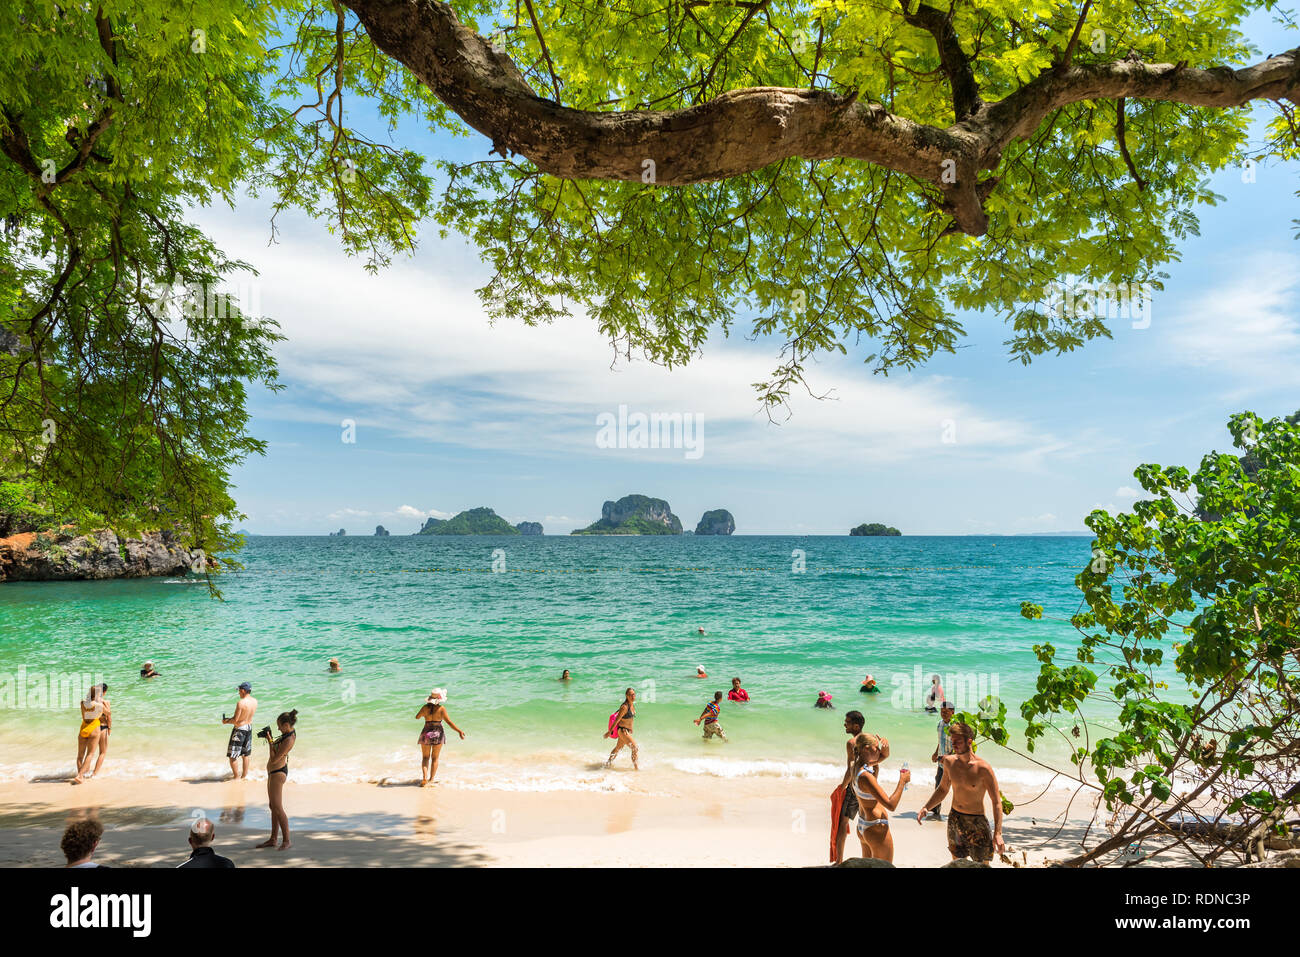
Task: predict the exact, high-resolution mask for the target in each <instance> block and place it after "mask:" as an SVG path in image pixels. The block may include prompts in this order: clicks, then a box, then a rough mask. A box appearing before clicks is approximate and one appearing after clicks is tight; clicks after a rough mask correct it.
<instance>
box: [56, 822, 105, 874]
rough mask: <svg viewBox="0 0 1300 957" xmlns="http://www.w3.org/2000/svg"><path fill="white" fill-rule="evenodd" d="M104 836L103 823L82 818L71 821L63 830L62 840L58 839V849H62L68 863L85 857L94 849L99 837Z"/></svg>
mask: <svg viewBox="0 0 1300 957" xmlns="http://www.w3.org/2000/svg"><path fill="white" fill-rule="evenodd" d="M103 836H104V825H102V824H100V823H99V822H98V821H91V820H84V821H73V822H72V823H71V824H69V825H68V828H67V830H66V831H64V832H63V840H61V841H59V849H60V850H62V851H63V856H64V857H66V858H67V859H68V863H69V864H71V863H72V862H73V861H79V860H81V859H82V858H84V857H86V856H87V855H88V854H89V853H90V852H91V851H93V850H94V849H95V845H96V844H98V843H99V839H100V838H101V837H103Z"/></svg>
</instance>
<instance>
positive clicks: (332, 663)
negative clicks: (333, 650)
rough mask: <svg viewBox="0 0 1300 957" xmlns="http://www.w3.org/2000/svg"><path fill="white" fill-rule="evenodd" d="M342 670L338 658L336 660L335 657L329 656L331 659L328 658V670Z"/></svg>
mask: <svg viewBox="0 0 1300 957" xmlns="http://www.w3.org/2000/svg"><path fill="white" fill-rule="evenodd" d="M342 670H343V668H342V666H341V665H340V664H339V660H338V659H337V658H331V659H330V671H334V672H339V671H342Z"/></svg>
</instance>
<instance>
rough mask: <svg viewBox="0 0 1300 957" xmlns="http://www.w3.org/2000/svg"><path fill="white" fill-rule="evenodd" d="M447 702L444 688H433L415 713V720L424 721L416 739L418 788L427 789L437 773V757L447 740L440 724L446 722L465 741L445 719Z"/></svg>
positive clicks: (459, 732)
mask: <svg viewBox="0 0 1300 957" xmlns="http://www.w3.org/2000/svg"><path fill="white" fill-rule="evenodd" d="M446 700H447V689H446V688H434V689H433V691H431V692H429V697H428V698H427V699H426V700H425V702H424V707H422V708H421V709H420V710H419V711H417V712H416V713H415V716H416V717H417V718H423V719H424V730H423V731H421V732H420V737H419V738H418V739H417V740H418V741H419V744H420V787H422V788H427V787H428V786H429V785H430V784H432V783H433V776H434V775H435V774H437V773H438V755H439V754H441V753H442V745H443V743H444V742H445V741H446V740H447V735H446V732H444V731H443V730H442V723H443V722H444V721H446V722H447V723H448V724H449V725H451V730H453V731H455V732H456V733H457V734H458V735H460V739H461V740H462V741H464V740H465V732H464V731H462V730H461V729H460V728H458V727H456V722H454V721H452V720H451V718H449V717H447V708H446V706H445V704H444V702H445V701H446Z"/></svg>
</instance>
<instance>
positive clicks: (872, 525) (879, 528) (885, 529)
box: [849, 522, 903, 537]
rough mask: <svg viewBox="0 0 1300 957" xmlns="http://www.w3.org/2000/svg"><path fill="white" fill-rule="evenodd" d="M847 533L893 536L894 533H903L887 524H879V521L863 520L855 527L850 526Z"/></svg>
mask: <svg viewBox="0 0 1300 957" xmlns="http://www.w3.org/2000/svg"><path fill="white" fill-rule="evenodd" d="M849 534H850V535H855V536H859V535H884V536H889V537H893V536H895V535H902V534H903V533H902V532H900V531H899V530H898V529H896V528H892V527H890V526H889V525H881V524H880V523H879V522H863V523H862V524H861V525H859V526H857V527H856V528H850V529H849Z"/></svg>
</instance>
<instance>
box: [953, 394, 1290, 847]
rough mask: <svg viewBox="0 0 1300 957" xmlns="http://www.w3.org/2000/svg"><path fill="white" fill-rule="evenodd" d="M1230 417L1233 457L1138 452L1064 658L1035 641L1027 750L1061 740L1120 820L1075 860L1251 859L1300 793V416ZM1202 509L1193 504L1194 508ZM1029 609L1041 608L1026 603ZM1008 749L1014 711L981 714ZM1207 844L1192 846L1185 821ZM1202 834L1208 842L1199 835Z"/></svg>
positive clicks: (1098, 529) (1101, 523)
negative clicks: (1130, 849) (1159, 457)
mask: <svg viewBox="0 0 1300 957" xmlns="http://www.w3.org/2000/svg"><path fill="white" fill-rule="evenodd" d="M1294 419H1295V417H1294V416H1293V417H1292V418H1291V419H1281V418H1279V419H1273V420H1269V421H1264V420H1262V419H1260V418H1259V417H1258V416H1256V415H1253V414H1251V413H1241V414H1238V415H1235V416H1233V417H1232V420H1231V422H1230V423H1229V429H1230V430H1231V432H1232V436H1233V440H1234V443H1235V445H1236V446H1237V447H1238V448H1239V449H1241V450H1243V452H1245V453H1248V455H1249V458H1250V460H1251V462H1252V463H1253V468H1251V469H1247V468H1246V467H1245V466H1244V465H1243V458H1244V457H1245V456H1242V457H1238V456H1236V455H1231V454H1226V453H1219V452H1212V453H1210V454H1208V455H1206V456H1205V457H1204V458H1203V459H1202V460H1201V464H1200V467H1199V468H1198V469H1197V470H1196V471H1195V472H1189V471H1188V470H1187V469H1186V468H1183V467H1181V466H1172V467H1167V466H1160V465H1143V466H1141V467H1139V468H1138V469H1137V470H1136V471H1135V472H1134V473H1133V474H1134V475H1135V477H1136V478H1137V479H1138V480H1139V481H1140V482H1141V483H1142V487H1143V489H1144V490H1145V491H1146V492H1147V494H1148V495H1149V496H1151V497H1150V498H1148V499H1145V500H1142V501H1139V502H1137V503H1136V504H1135V505H1134V506H1133V511H1132V512H1131V513H1123V514H1119V515H1113V516H1112V515H1110V514H1109V513H1107V512H1105V511H1101V510H1098V511H1095V512H1093V513H1092V514H1091V515H1090V516H1088V519H1087V524H1088V527H1089V528H1090V529H1092V531H1093V532H1094V533H1095V534H1096V540H1095V542H1094V548H1093V554H1092V559H1091V561H1090V562H1089V564H1088V565H1087V567H1086V568H1084V570H1083V571H1081V572H1080V573H1079V575H1078V577H1077V578H1076V579H1075V581H1076V583H1077V585H1078V588H1079V591H1080V592H1081V593H1082V602H1081V604H1080V609H1079V611H1078V612H1077V613H1076V614H1074V615H1073V616H1072V618H1071V619H1070V621H1071V623H1072V624H1073V626H1074V627H1075V628H1076V629H1077V630H1078V632H1079V635H1080V643H1079V646H1078V649H1077V651H1076V653H1075V656H1074V657H1075V659H1076V660H1075V662H1073V663H1068V664H1067V663H1065V662H1063V661H1061V660H1060V657H1059V655H1058V652H1057V650H1056V648H1055V647H1053V646H1052V645H1051V644H1047V643H1044V644H1042V645H1037V646H1035V648H1034V653H1035V654H1036V655H1037V657H1038V660H1039V661H1040V663H1041V665H1040V670H1039V676H1038V683H1037V691H1036V693H1035V694H1034V695H1033V696H1032V697H1031V698H1030V699H1029V700H1027V701H1025V702H1024V703H1023V704H1022V705H1021V708H1020V714H1021V716H1022V717H1023V718H1024V720H1025V721H1026V723H1027V726H1026V730H1025V737H1026V742H1027V747H1028V750H1029V751H1030V752H1033V751H1034V750H1035V745H1036V744H1039V743H1041V742H1042V741H1043V739H1045V738H1049V737H1050V738H1058V737H1059V738H1060V739H1061V740H1064V741H1065V742H1067V743H1068V746H1069V749H1070V761H1071V764H1072V768H1070V769H1062V773H1064V774H1066V775H1068V776H1071V777H1074V778H1076V779H1078V780H1079V781H1080V783H1081V786H1084V787H1087V788H1090V789H1094V790H1095V794H1096V795H1097V796H1098V797H1099V798H1100V799H1101V801H1102V802H1103V803H1104V804H1105V806H1106V807H1107V808H1108V809H1109V811H1110V812H1111V821H1110V823H1111V833H1110V835H1109V836H1108V837H1106V838H1105V839H1104V840H1100V841H1099V842H1097V843H1096V844H1095V846H1093V847H1090V848H1088V849H1087V850H1086V851H1085V852H1084V853H1082V854H1081V856H1080V857H1079V858H1078V861H1079V862H1083V861H1093V860H1101V859H1104V858H1106V856H1107V855H1113V853H1114V852H1115V851H1116V850H1117V849H1123V848H1126V847H1127V846H1129V845H1130V844H1134V843H1139V844H1141V843H1142V842H1144V841H1145V842H1146V843H1145V844H1143V849H1144V850H1145V851H1146V852H1147V854H1148V855H1150V854H1154V853H1159V852H1160V851H1162V850H1166V849H1168V848H1169V847H1174V846H1181V847H1184V848H1186V849H1188V850H1190V851H1191V852H1192V853H1194V854H1195V855H1196V856H1197V857H1199V858H1201V859H1202V860H1203V861H1205V862H1206V863H1212V862H1214V861H1216V860H1218V859H1219V858H1220V857H1222V856H1223V855H1225V854H1226V855H1229V859H1238V860H1240V859H1244V858H1245V857H1248V856H1250V855H1252V854H1256V855H1257V854H1259V853H1260V851H1259V845H1260V843H1261V842H1262V841H1264V840H1265V839H1266V838H1267V837H1268V836H1270V834H1271V832H1272V831H1274V830H1282V829H1284V828H1285V827H1287V826H1288V824H1294V823H1295V820H1294V819H1295V817H1296V807H1297V803H1298V802H1300V785H1297V774H1298V773H1300V425H1296V424H1295V422H1294ZM1198 505H1199V506H1200V509H1201V514H1208V515H1209V516H1211V517H1209V518H1202V517H1200V516H1199V515H1198ZM1022 613H1023V614H1024V616H1025V617H1026V618H1030V619H1037V618H1041V617H1042V616H1043V609H1042V607H1041V606H1039V605H1034V604H1031V603H1028V602H1026V603H1025V605H1024V607H1023V608H1022ZM976 720H977V721H978V723H979V725H980V727H981V730H982V732H983V733H984V734H986V735H988V736H989V737H992V738H993V739H994V740H996V741H998V742H999V743H1002V744H1006V745H1010V743H1011V739H1010V734H1009V733H1008V731H1007V729H1006V726H1005V709H1004V711H1003V713H1002V714H1001V715H999V716H997V717H985V718H977V719H976ZM1189 833H1197V834H1199V835H1201V836H1202V841H1201V842H1199V843H1196V844H1191V843H1189V839H1188V836H1187V835H1188V834H1189ZM1207 839H1208V841H1207Z"/></svg>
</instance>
